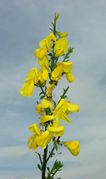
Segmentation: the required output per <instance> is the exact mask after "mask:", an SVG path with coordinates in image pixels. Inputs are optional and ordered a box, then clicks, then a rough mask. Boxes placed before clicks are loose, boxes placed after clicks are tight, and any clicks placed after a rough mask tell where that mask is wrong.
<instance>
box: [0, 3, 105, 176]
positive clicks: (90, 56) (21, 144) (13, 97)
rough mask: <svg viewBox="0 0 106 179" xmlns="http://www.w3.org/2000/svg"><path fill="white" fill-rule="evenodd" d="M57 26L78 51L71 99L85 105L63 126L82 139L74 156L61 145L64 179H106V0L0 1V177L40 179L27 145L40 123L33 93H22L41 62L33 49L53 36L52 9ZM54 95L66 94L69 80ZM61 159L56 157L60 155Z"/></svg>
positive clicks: (69, 137) (68, 137)
mask: <svg viewBox="0 0 106 179" xmlns="http://www.w3.org/2000/svg"><path fill="white" fill-rule="evenodd" d="M56 11H58V12H60V14H61V16H60V20H59V22H58V29H59V30H61V31H68V32H69V36H68V40H69V42H70V45H72V46H74V48H75V50H74V53H73V55H72V56H71V59H72V61H73V73H74V75H75V77H76V80H75V82H74V83H73V84H71V85H70V91H69V92H68V95H69V98H70V100H71V101H72V102H73V103H77V104H79V105H80V107H81V111H80V112H79V113H77V114H72V116H71V118H72V120H73V123H72V124H71V125H70V126H69V125H67V124H65V128H66V134H65V136H64V139H65V140H72V139H76V140H79V141H80V143H81V153H80V155H79V156H78V157H77V158H75V157H73V156H72V155H71V154H70V153H69V152H68V151H67V150H64V149H61V151H62V152H63V154H62V155H61V156H59V158H61V159H62V161H63V162H64V164H65V167H64V170H63V171H62V172H61V174H60V175H61V177H62V179H70V178H71V179H100V178H101V179H105V178H106V59H105V58H106V1H105V0H10V1H9V0H0V81H1V84H0V179H34V178H35V179H39V173H38V171H37V168H36V164H37V158H36V156H35V154H34V153H33V152H31V151H29V150H28V149H27V146H26V140H27V138H28V137H29V136H30V133H29V131H28V129H27V127H28V125H29V124H32V123H33V122H34V121H37V119H38V115H37V114H36V113H35V101H36V99H37V95H38V91H37V89H36V90H35V93H34V95H33V97H31V98H28V97H26V98H24V97H21V96H20V94H19V90H20V88H21V86H22V85H23V82H24V78H25V75H26V73H27V72H28V70H29V69H30V68H32V67H34V66H36V65H37V60H36V59H35V58H34V56H33V51H34V49H35V48H37V44H38V42H39V41H40V40H41V39H42V38H43V37H45V36H46V35H47V34H49V25H50V23H51V21H52V19H53V14H54V12H56ZM59 85H60V86H59V88H58V89H57V90H55V92H54V96H55V98H58V96H59V95H60V94H61V93H62V87H64V86H66V80H65V78H63V80H61V81H60V83H59ZM57 157H58V155H57Z"/></svg>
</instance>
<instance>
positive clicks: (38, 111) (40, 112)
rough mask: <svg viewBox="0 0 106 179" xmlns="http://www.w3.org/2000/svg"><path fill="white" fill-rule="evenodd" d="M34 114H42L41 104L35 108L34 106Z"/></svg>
mask: <svg viewBox="0 0 106 179" xmlns="http://www.w3.org/2000/svg"><path fill="white" fill-rule="evenodd" d="M36 112H37V113H38V114H42V113H43V112H44V110H43V108H42V105H41V104H37V106H36Z"/></svg>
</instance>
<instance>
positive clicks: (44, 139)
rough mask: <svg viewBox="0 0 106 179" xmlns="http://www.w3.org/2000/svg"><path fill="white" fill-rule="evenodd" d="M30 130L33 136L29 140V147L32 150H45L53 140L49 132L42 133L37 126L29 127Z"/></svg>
mask: <svg viewBox="0 0 106 179" xmlns="http://www.w3.org/2000/svg"><path fill="white" fill-rule="evenodd" d="M29 130H30V131H31V132H32V134H33V135H32V136H31V137H30V138H29V139H28V147H29V148H30V149H36V148H38V147H42V148H43V149H45V148H46V146H47V144H48V143H49V142H50V140H51V139H52V134H51V133H50V132H49V131H48V130H46V131H45V132H43V133H41V131H40V129H39V127H38V126H37V124H32V125H31V126H29Z"/></svg>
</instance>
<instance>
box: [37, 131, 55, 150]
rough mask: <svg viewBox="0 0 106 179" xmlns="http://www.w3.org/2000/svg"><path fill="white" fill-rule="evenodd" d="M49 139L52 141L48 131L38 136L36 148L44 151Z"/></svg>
mask: <svg viewBox="0 0 106 179" xmlns="http://www.w3.org/2000/svg"><path fill="white" fill-rule="evenodd" d="M51 139H52V135H51V134H50V132H49V131H48V130H46V131H45V132H43V133H42V134H41V135H40V136H38V137H37V139H36V143H37V145H38V146H40V147H42V148H43V149H45V148H46V146H47V145H48V143H49V142H50V141H51Z"/></svg>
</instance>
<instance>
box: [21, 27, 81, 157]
mask: <svg viewBox="0 0 106 179" xmlns="http://www.w3.org/2000/svg"><path fill="white" fill-rule="evenodd" d="M67 35H68V33H67V32H62V33H60V32H57V31H56V30H53V31H52V32H51V33H50V34H49V35H48V36H46V37H45V38H44V39H43V40H41V41H40V42H39V48H38V49H36V50H35V51H34V56H35V57H36V58H37V59H38V64H39V69H38V68H36V67H34V68H32V69H31V70H30V71H29V72H28V74H27V75H26V78H25V82H24V84H23V86H22V88H21V90H20V93H21V95H22V96H32V94H33V92H34V88H35V86H36V87H38V88H40V89H41V93H40V101H39V102H37V105H36V112H37V113H38V114H39V115H40V116H39V119H38V122H37V123H38V124H37V123H34V124H32V125H30V126H29V130H30V132H31V133H32V135H31V137H30V138H29V139H28V146H29V148H30V149H37V148H38V147H42V148H43V149H45V148H46V147H47V145H48V144H49V143H50V142H51V141H56V142H57V143H58V142H60V140H59V141H58V140H57V139H58V138H61V136H63V134H64V131H65V129H64V126H63V125H61V120H64V121H65V122H70V121H71V119H70V118H69V116H68V115H69V114H70V113H72V112H78V111H79V105H77V104H73V103H71V102H70V101H69V100H68V99H66V98H65V93H66V91H65V92H64V93H63V95H62V96H61V97H60V100H59V101H58V102H55V103H54V100H53V97H52V93H53V90H54V88H55V87H56V86H57V85H58V82H59V80H60V79H61V78H62V77H63V75H65V76H66V79H67V81H68V82H69V83H71V82H73V81H74V75H73V73H72V65H73V63H72V61H70V60H69V54H70V53H71V52H72V49H71V48H69V44H68V40H67ZM59 57H61V58H59ZM62 58H63V60H61V59H62ZM61 144H62V145H64V146H65V147H66V148H67V149H68V150H69V151H70V152H71V153H72V155H74V156H77V155H78V154H79V152H80V144H79V142H78V141H76V140H75V141H66V142H64V141H62V142H61Z"/></svg>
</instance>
